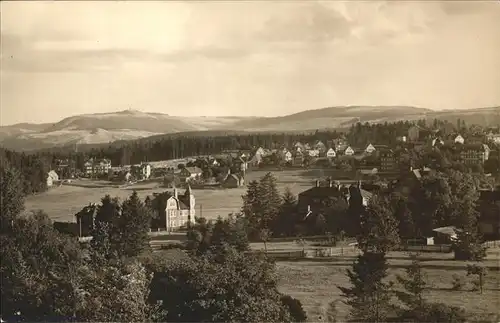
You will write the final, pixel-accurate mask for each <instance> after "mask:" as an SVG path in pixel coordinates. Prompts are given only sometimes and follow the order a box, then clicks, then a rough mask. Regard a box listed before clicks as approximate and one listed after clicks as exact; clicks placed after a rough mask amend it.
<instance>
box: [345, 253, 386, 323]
mask: <svg viewBox="0 0 500 323" xmlns="http://www.w3.org/2000/svg"><path fill="white" fill-rule="evenodd" d="M387 268H388V266H387V261H386V259H385V254H383V253H373V252H364V253H363V254H362V255H360V256H358V258H357V260H356V261H355V262H354V265H353V269H352V270H348V271H347V275H348V276H349V280H350V281H351V284H352V287H350V288H346V287H340V286H339V289H340V290H341V291H342V296H343V297H345V298H347V300H346V304H348V305H350V306H351V313H350V314H351V317H352V319H353V320H355V321H357V322H384V321H385V319H386V318H387V315H388V314H389V310H390V306H389V305H390V304H389V301H390V288H391V286H392V284H390V283H385V282H383V279H384V278H386V276H387Z"/></svg>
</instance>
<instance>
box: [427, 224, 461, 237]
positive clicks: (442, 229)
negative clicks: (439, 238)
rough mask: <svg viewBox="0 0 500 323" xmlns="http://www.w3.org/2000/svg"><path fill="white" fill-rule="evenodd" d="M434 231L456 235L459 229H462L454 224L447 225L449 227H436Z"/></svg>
mask: <svg viewBox="0 0 500 323" xmlns="http://www.w3.org/2000/svg"><path fill="white" fill-rule="evenodd" d="M432 231H434V232H438V233H442V234H446V235H449V236H454V235H456V233H457V231H460V229H457V228H456V227H454V226H447V227H440V228H435V229H433V230H432Z"/></svg>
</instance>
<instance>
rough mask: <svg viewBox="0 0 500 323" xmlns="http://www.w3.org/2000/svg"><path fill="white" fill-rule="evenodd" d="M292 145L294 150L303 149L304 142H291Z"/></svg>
mask: <svg viewBox="0 0 500 323" xmlns="http://www.w3.org/2000/svg"><path fill="white" fill-rule="evenodd" d="M293 147H294V148H295V151H301V152H303V151H304V144H303V143H301V142H296V143H294V144H293Z"/></svg>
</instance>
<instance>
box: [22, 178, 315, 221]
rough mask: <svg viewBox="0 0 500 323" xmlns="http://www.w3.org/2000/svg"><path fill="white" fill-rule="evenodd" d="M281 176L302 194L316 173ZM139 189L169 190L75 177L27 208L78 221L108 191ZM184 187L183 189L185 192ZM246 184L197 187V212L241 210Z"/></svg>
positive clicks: (211, 215) (122, 194) (121, 193)
mask: <svg viewBox="0 0 500 323" xmlns="http://www.w3.org/2000/svg"><path fill="white" fill-rule="evenodd" d="M266 173H267V171H260V170H257V171H252V172H249V173H248V174H247V176H246V179H245V180H246V182H247V183H248V182H249V181H252V180H254V179H259V178H260V177H262V176H264V175H265V174H266ZM272 173H273V174H274V175H275V176H276V177H277V179H278V188H279V189H280V191H281V192H283V191H284V189H285V187H287V186H288V187H290V189H291V190H292V192H293V193H294V194H298V193H300V192H302V191H304V190H306V189H308V188H309V187H311V186H312V184H311V183H312V181H313V180H314V179H316V177H315V176H319V175H320V174H311V173H309V172H306V171H304V170H300V169H298V170H284V171H273V172H272ZM133 190H136V191H137V193H138V194H139V196H140V197H141V198H143V199H144V198H146V196H148V195H152V194H153V193H155V192H163V191H165V190H168V189H166V188H162V187H160V185H159V183H157V182H148V183H137V184H134V185H131V186H127V187H122V188H120V187H117V184H112V183H109V182H106V181H91V180H81V181H73V182H72V183H71V184H70V185H62V186H58V187H53V188H51V189H50V190H49V191H47V192H45V193H41V194H37V195H33V196H29V197H27V198H26V203H25V205H26V211H27V212H29V211H34V210H44V211H45V212H46V213H47V214H48V215H49V217H50V218H51V219H52V220H55V221H75V219H74V215H75V214H76V213H77V212H78V211H80V210H81V209H82V208H83V207H84V206H86V205H88V204H89V203H99V202H100V200H101V198H102V197H104V196H105V195H106V194H109V195H111V196H112V197H115V196H116V197H119V198H120V199H122V200H123V199H125V198H127V197H128V196H130V194H132V191H133ZM183 192H184V191H183V190H182V189H180V193H181V194H183ZM245 192H246V187H241V188H233V189H193V193H194V196H195V199H196V214H197V215H198V216H203V217H205V218H207V219H215V218H217V216H219V215H221V216H225V215H227V214H229V213H232V212H238V211H239V210H240V208H241V205H242V200H241V196H242V195H243V194H245Z"/></svg>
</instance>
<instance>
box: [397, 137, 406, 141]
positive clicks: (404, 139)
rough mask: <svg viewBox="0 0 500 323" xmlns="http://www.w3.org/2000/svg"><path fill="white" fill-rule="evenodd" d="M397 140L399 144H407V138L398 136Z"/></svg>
mask: <svg viewBox="0 0 500 323" xmlns="http://www.w3.org/2000/svg"><path fill="white" fill-rule="evenodd" d="M396 140H397V141H399V142H406V141H407V138H406V136H397V137H396Z"/></svg>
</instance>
